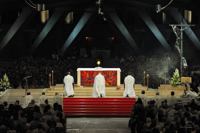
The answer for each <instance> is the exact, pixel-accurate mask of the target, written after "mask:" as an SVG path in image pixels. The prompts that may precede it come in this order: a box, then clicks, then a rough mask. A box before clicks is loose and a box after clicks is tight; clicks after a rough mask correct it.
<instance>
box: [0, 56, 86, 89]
mask: <svg viewBox="0 0 200 133" xmlns="http://www.w3.org/2000/svg"><path fill="white" fill-rule="evenodd" d="M82 65H84V58H83V57H80V58H77V57H76V56H67V57H59V58H53V57H52V58H51V59H47V58H39V57H32V56H28V57H24V58H21V59H19V60H18V61H16V62H14V63H13V65H12V66H10V67H8V68H4V69H3V71H1V72H0V78H3V75H4V74H5V73H6V74H7V76H8V78H9V81H10V87H11V88H25V85H26V81H25V80H23V79H24V77H26V76H31V77H30V78H29V79H28V85H29V86H28V87H29V88H31V89H38V88H42V89H43V88H48V87H49V74H51V76H52V71H53V79H54V84H62V83H63V77H64V76H65V75H66V72H67V71H70V72H71V73H72V76H73V77H74V79H75V80H76V69H77V68H78V67H84V66H82ZM75 82H76V81H75Z"/></svg>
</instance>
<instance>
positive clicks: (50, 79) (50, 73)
mask: <svg viewBox="0 0 200 133" xmlns="http://www.w3.org/2000/svg"><path fill="white" fill-rule="evenodd" d="M50 86H51V73H49V87H50Z"/></svg>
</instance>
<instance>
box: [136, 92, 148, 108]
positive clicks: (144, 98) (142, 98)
mask: <svg viewBox="0 0 200 133" xmlns="http://www.w3.org/2000/svg"><path fill="white" fill-rule="evenodd" d="M138 98H140V99H141V100H142V103H143V105H144V106H146V105H147V102H148V98H147V96H146V95H145V94H141V95H139V96H138Z"/></svg>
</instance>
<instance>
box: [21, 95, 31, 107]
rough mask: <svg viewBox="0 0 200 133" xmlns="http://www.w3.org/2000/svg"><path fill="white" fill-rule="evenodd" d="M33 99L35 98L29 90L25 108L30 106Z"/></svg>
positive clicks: (24, 103) (25, 98) (24, 104)
mask: <svg viewBox="0 0 200 133" xmlns="http://www.w3.org/2000/svg"><path fill="white" fill-rule="evenodd" d="M31 100H33V96H31V93H30V92H27V95H26V96H25V97H24V102H23V108H26V107H28V105H29V103H30V102H31Z"/></svg>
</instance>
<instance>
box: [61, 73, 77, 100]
mask: <svg viewBox="0 0 200 133" xmlns="http://www.w3.org/2000/svg"><path fill="white" fill-rule="evenodd" d="M63 82H64V92H63V96H68V97H74V78H73V77H72V76H71V73H70V72H68V75H67V76H65V77H64V80H63Z"/></svg>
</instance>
